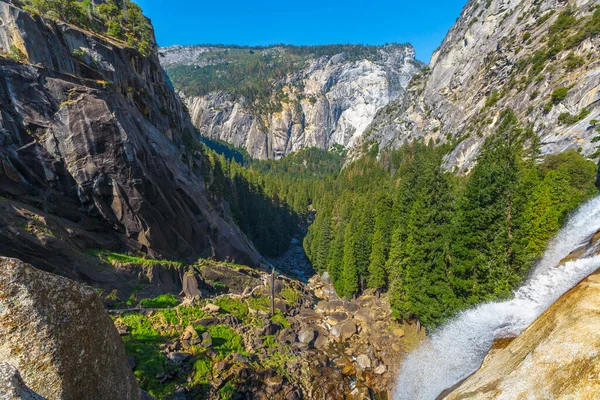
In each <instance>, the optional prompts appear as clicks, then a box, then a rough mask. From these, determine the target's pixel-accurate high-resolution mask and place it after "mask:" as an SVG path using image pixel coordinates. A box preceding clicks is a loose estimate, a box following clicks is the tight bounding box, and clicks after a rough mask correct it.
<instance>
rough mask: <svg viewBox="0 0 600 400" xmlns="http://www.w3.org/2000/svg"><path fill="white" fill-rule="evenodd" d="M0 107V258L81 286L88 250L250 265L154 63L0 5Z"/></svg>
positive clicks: (253, 261) (116, 44)
mask: <svg viewBox="0 0 600 400" xmlns="http://www.w3.org/2000/svg"><path fill="white" fill-rule="evenodd" d="M0 99H1V101H0V204H1V207H2V209H3V210H4V211H3V213H2V215H1V216H0V247H1V248H2V252H3V254H4V255H12V256H19V257H22V258H23V259H24V260H26V261H31V262H34V263H35V265H36V266H38V267H40V268H44V269H46V270H50V271H56V272H60V273H61V274H64V275H67V276H71V277H75V278H78V279H82V278H84V279H86V280H94V279H95V277H94V275H98V272H99V271H93V270H92V268H89V267H88V266H86V261H85V259H84V258H82V251H83V250H87V249H90V248H107V247H108V248H112V249H119V248H120V250H125V249H129V250H139V251H142V252H147V253H149V254H151V255H154V256H160V255H162V256H168V257H173V258H185V257H198V256H204V257H216V258H220V259H229V260H236V261H237V262H240V263H246V264H248V265H257V264H258V261H259V256H258V254H257V253H256V251H255V250H254V248H253V246H252V245H251V244H250V243H249V242H248V240H247V239H246V238H245V236H244V235H243V234H242V233H241V232H240V231H239V230H238V229H237V227H236V226H235V224H234V223H233V222H232V221H231V219H230V218H229V216H228V215H227V213H226V212H225V211H224V208H223V206H222V205H221V204H220V202H219V201H217V200H214V199H212V198H210V196H209V195H208V194H207V193H206V191H205V189H204V180H203V176H204V175H205V174H206V173H207V170H206V168H204V167H205V164H204V160H203V157H202V155H201V154H199V153H198V152H195V151H194V150H193V136H194V135H195V130H194V128H193V126H192V125H191V123H190V121H189V118H188V117H187V115H186V114H185V113H184V111H183V110H182V106H181V104H180V102H179V100H178V98H177V96H176V95H175V93H174V92H173V91H172V89H171V88H170V87H169V85H168V84H167V81H166V77H165V75H164V73H163V71H162V69H161V67H160V65H159V62H158V58H157V56H156V55H151V56H149V57H142V56H141V55H140V54H139V53H138V51H137V50H135V49H134V48H131V47H129V46H128V45H127V44H126V43H123V42H120V41H117V40H114V39H111V38H108V37H104V36H99V35H96V34H93V33H91V32H87V31H82V30H80V29H78V28H76V27H73V26H71V25H68V24H65V23H60V22H56V21H53V20H43V19H41V18H32V17H31V16H30V14H28V13H27V12H25V11H23V10H21V9H19V8H17V7H14V6H12V5H9V4H7V3H5V2H0ZM86 269H87V271H86Z"/></svg>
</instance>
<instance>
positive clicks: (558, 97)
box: [552, 87, 569, 104]
mask: <svg viewBox="0 0 600 400" xmlns="http://www.w3.org/2000/svg"><path fill="white" fill-rule="evenodd" d="M568 93H569V88H567V87H560V88H558V89H556V90H555V91H554V92H552V103H554V104H558V103H560V102H561V101H563V100H564V99H565V98H566V97H567V94H568Z"/></svg>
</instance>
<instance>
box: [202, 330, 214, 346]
mask: <svg viewBox="0 0 600 400" xmlns="http://www.w3.org/2000/svg"><path fill="white" fill-rule="evenodd" d="M212 345H213V343H212V338H211V337H210V334H209V333H208V332H204V333H203V334H202V342H201V343H200V346H202V347H205V348H209V347H212Z"/></svg>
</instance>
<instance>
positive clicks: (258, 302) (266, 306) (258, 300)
mask: <svg viewBox="0 0 600 400" xmlns="http://www.w3.org/2000/svg"><path fill="white" fill-rule="evenodd" d="M246 301H247V302H248V306H249V307H250V308H252V309H253V310H259V311H270V310H271V301H270V299H269V298H268V297H251V298H249V299H247V300H246Z"/></svg>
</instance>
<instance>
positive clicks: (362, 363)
mask: <svg viewBox="0 0 600 400" xmlns="http://www.w3.org/2000/svg"><path fill="white" fill-rule="evenodd" d="M356 364H357V365H358V367H359V368H360V369H368V368H371V359H370V358H369V356H367V355H366V354H361V355H359V356H358V357H356Z"/></svg>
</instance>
